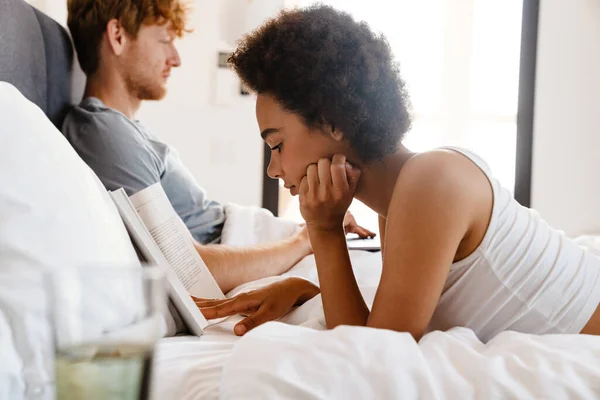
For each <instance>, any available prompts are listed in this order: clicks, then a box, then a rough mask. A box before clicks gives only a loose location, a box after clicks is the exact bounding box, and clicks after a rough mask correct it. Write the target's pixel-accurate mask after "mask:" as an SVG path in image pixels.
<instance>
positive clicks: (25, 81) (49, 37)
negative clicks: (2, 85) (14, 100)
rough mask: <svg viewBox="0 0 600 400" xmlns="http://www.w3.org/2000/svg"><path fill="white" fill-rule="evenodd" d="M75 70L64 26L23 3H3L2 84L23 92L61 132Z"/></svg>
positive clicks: (0, 37)
mask: <svg viewBox="0 0 600 400" xmlns="http://www.w3.org/2000/svg"><path fill="white" fill-rule="evenodd" d="M65 1H66V0H65ZM72 68H73V48H72V46H71V40H70V38H69V35H68V34H67V32H66V30H65V29H64V28H63V27H62V26H60V24H58V23H57V22H56V21H54V20H52V19H51V18H50V17H48V16H46V15H45V14H43V13H41V12H40V11H38V10H37V9H35V8H34V7H31V6H30V5H29V4H27V3H26V2H25V1H23V0H0V81H6V82H9V83H11V84H12V85H14V86H15V87H16V88H17V89H19V90H20V91H21V93H23V94H24V95H25V97H27V98H28V99H29V100H31V101H33V102H34V103H36V104H37V105H38V106H39V107H40V108H41V109H42V110H43V111H44V112H45V113H46V115H47V116H48V118H49V119H50V120H51V121H52V122H53V123H54V125H56V126H57V127H58V128H59V129H60V126H61V124H62V120H63V118H64V115H65V112H66V110H67V108H68V106H69V105H70V104H71V79H72V78H71V73H72Z"/></svg>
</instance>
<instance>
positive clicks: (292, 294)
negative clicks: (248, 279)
mask: <svg viewBox="0 0 600 400" xmlns="http://www.w3.org/2000/svg"><path fill="white" fill-rule="evenodd" d="M319 292H320V290H319V288H318V287H317V286H315V285H313V284H312V283H311V282H309V281H307V280H305V279H301V278H287V279H285V280H283V281H280V282H275V283H273V284H271V285H269V286H265V287H264V288H260V289H257V290H253V291H250V292H247V293H241V294H239V295H237V296H235V297H232V298H230V299H223V300H205V299H199V298H197V297H194V296H192V299H193V300H194V302H195V303H196V305H197V306H198V308H199V309H200V311H202V314H204V317H205V318H206V319H215V318H222V317H228V316H230V315H235V314H243V315H247V317H246V318H244V319H243V320H242V321H240V322H239V323H238V324H237V325H236V326H235V328H234V332H235V334H236V335H238V336H242V335H243V334H245V333H246V332H248V331H249V330H251V329H253V328H255V327H257V326H258V325H261V324H263V323H265V322H268V321H273V320H276V319H278V318H281V317H283V316H284V315H286V314H287V313H289V312H290V311H291V310H292V308H293V307H294V306H298V305H301V304H303V303H305V302H306V301H308V300H310V299H312V298H313V297H315V296H316V295H317V294H318V293H319Z"/></svg>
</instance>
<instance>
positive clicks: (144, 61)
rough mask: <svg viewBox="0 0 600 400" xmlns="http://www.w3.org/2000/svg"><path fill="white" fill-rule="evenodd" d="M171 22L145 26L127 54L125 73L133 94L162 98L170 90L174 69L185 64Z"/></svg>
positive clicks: (129, 43) (130, 42) (130, 43)
mask: <svg viewBox="0 0 600 400" xmlns="http://www.w3.org/2000/svg"><path fill="white" fill-rule="evenodd" d="M174 41H175V33H174V32H173V30H172V29H171V24H170V23H167V24H163V25H142V27H141V28H140V31H139V32H138V35H137V37H136V38H135V39H133V38H132V39H130V40H129V41H128V43H127V47H126V49H125V51H124V53H123V63H122V64H121V66H120V67H121V72H122V75H123V77H124V79H125V84H126V85H127V90H128V91H129V92H130V93H131V95H132V96H135V97H136V98H138V99H140V100H160V99H162V98H163V97H164V96H165V94H166V92H167V80H168V79H169V75H170V74H171V68H175V67H178V66H179V65H180V64H181V60H180V59H179V53H178V52H177V49H176V48H175V45H174Z"/></svg>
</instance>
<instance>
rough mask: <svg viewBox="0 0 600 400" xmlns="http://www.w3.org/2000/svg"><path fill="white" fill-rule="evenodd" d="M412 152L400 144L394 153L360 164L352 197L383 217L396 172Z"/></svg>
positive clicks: (395, 178)
mask: <svg viewBox="0 0 600 400" xmlns="http://www.w3.org/2000/svg"><path fill="white" fill-rule="evenodd" d="M414 154H415V153H413V152H411V151H409V150H408V149H407V148H406V147H404V146H403V145H400V147H399V149H398V150H397V151H396V152H395V153H393V154H390V155H387V156H385V157H384V158H383V160H381V161H377V162H374V163H372V164H366V165H362V166H360V168H361V175H360V181H359V183H358V188H357V190H356V194H355V196H354V197H356V198H357V199H358V200H360V201H362V202H363V203H364V204H365V205H366V206H367V207H369V208H371V209H372V210H374V211H375V212H376V213H377V214H379V215H381V216H383V217H384V218H385V217H386V216H387V211H388V207H389V205H390V201H391V199H392V194H393V193H394V188H395V187H396V181H397V180H398V174H400V170H401V169H402V167H403V166H404V164H405V163H406V162H407V161H408V160H409V159H410V158H411V157H412V156H413V155H414Z"/></svg>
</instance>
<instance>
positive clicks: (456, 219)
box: [367, 152, 490, 340]
mask: <svg viewBox="0 0 600 400" xmlns="http://www.w3.org/2000/svg"><path fill="white" fill-rule="evenodd" d="M482 185H485V186H482ZM482 188H483V193H485V194H486V195H487V194H488V192H489V191H490V188H489V183H488V182H487V180H486V179H485V177H484V176H483V174H482V173H481V171H478V170H477V168H476V167H475V166H474V165H473V164H472V163H470V162H469V161H468V160H466V159H465V158H464V157H462V156H460V155H457V154H450V153H447V152H431V153H425V154H422V155H419V156H415V157H413V159H411V160H410V161H409V162H407V163H406V164H405V166H404V168H403V170H402V171H401V173H400V176H399V177H398V181H397V186H396V190H395V191H394V194H393V196H392V199H391V202H390V207H389V209H388V214H387V218H386V236H387V246H386V249H385V251H386V253H385V259H384V262H383V271H382V276H381V281H380V285H379V287H378V289H377V294H376V296H375V301H374V303H373V308H372V312H371V314H370V315H369V318H368V321H367V326H371V327H376V328H384V329H392V330H395V331H400V332H409V333H411V334H412V335H413V337H414V338H415V339H416V340H419V339H420V338H421V337H422V335H423V334H424V332H425V330H426V329H427V326H428V325H429V322H430V320H431V317H432V316H433V313H434V311H435V308H436V306H437V303H438V301H439V298H440V295H441V293H442V291H443V288H444V284H445V282H446V279H447V276H448V270H449V267H450V265H451V264H452V263H453V261H454V259H455V257H456V254H457V251H458V249H459V247H460V246H461V242H462V241H463V239H464V238H465V237H466V236H467V235H468V233H469V231H470V227H471V225H472V224H473V221H474V219H475V218H476V217H477V214H478V211H479V210H481V208H482V207H481V201H482V200H484V199H487V196H482V195H481V193H480V192H481V189H482ZM486 189H487V191H486Z"/></svg>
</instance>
